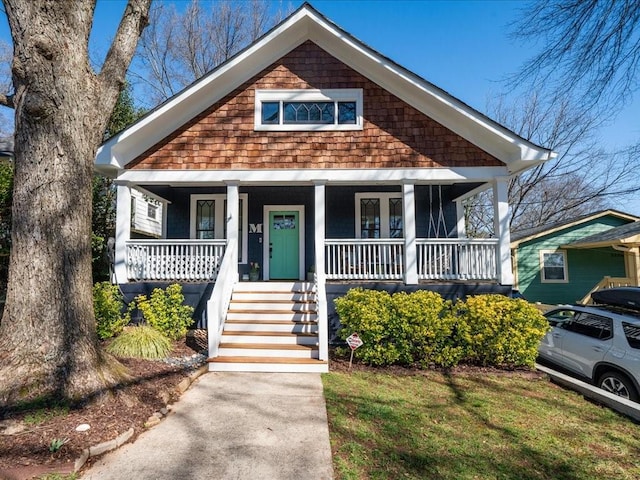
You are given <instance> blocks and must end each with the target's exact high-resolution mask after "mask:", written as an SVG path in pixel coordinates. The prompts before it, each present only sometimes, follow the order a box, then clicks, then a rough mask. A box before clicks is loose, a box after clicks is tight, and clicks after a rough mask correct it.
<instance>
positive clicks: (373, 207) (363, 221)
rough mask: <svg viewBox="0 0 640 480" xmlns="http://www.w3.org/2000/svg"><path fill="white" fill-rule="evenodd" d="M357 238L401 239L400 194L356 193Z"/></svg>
mask: <svg viewBox="0 0 640 480" xmlns="http://www.w3.org/2000/svg"><path fill="white" fill-rule="evenodd" d="M356 219H357V221H356V236H357V237H358V238H402V236H403V228H404V227H403V221H402V197H401V195H400V193H386V192H380V193H378V192H375V193H356Z"/></svg>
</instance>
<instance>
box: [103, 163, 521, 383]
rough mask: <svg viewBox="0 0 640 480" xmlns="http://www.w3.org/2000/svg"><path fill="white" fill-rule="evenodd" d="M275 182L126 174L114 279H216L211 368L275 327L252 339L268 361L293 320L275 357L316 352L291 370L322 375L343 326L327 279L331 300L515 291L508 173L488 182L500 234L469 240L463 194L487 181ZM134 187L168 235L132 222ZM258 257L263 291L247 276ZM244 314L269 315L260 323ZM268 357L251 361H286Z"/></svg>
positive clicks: (208, 320)
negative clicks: (378, 292)
mask: <svg viewBox="0 0 640 480" xmlns="http://www.w3.org/2000/svg"><path fill="white" fill-rule="evenodd" d="M127 175H128V176H131V177H134V176H135V172H127V173H125V177H126V176H127ZM141 183H142V182H141ZM274 183H275V182H273V183H269V182H264V181H263V182H255V181H254V182H249V181H246V182H240V181H233V180H227V181H225V182H224V185H221V184H220V182H211V183H210V184H208V185H206V186H203V185H202V184H194V183H190V182H189V183H188V182H179V181H178V182H176V181H175V179H174V181H173V182H171V183H169V182H162V183H161V182H153V183H151V182H149V181H148V178H147V182H145V183H144V184H142V185H141V184H140V183H134V182H132V181H127V180H125V179H122V178H121V179H120V180H119V181H118V216H117V229H116V248H115V281H116V282H117V283H120V284H126V283H132V282H133V283H148V282H178V283H183V284H185V283H208V284H211V285H213V287H212V288H210V289H209V290H208V291H210V292H211V294H210V297H209V298H208V299H204V298H203V301H206V307H205V308H204V310H203V312H202V319H199V322H200V325H201V326H206V328H207V329H208V332H209V355H210V357H211V362H212V363H211V368H212V369H225V368H236V365H234V364H233V361H237V358H238V357H233V359H234V360H233V361H231V360H229V361H227V359H228V358H232V357H230V356H229V354H225V352H226V351H229V352H232V354H233V355H235V354H237V353H238V352H239V350H238V348H235V347H233V348H231V347H230V346H229V341H228V339H232V340H233V341H234V342H238V341H239V339H241V338H248V336H249V335H253V334H252V333H251V332H253V331H254V329H267V331H266V332H265V331H262V332H261V333H260V334H256V335H254V336H252V337H249V338H260V339H261V340H260V343H261V344H262V345H263V347H261V348H262V350H261V351H258V352H254V354H255V355H256V356H257V357H256V358H260V356H261V355H262V356H264V355H267V353H265V350H264V349H265V348H266V347H264V344H267V343H269V342H266V341H265V338H267V337H268V338H272V339H274V338H281V337H283V338H282V340H283V341H285V338H284V336H283V335H281V333H282V332H280V330H279V329H280V328H286V329H287V330H288V333H287V334H286V335H287V336H289V337H287V338H288V340H286V341H288V342H293V343H294V344H295V345H297V346H295V347H293V346H291V345H289V346H286V347H285V346H282V347H279V348H282V349H283V350H282V351H281V352H280V353H279V354H278V355H277V358H278V359H280V360H278V361H281V359H282V358H286V354H287V352H289V351H291V349H292V348H296V349H303V351H302V352H298V351H297V350H295V351H296V352H297V354H298V355H300V354H302V355H308V354H311V355H312V358H307V359H305V360H300V359H298V360H296V362H297V363H295V365H294V366H292V365H290V364H287V365H286V370H284V371H294V370H295V368H298V369H300V370H295V371H307V370H308V369H313V368H315V369H316V370H315V371H325V370H326V368H327V367H326V362H327V361H328V347H329V340H330V339H331V338H332V337H333V335H334V334H335V330H336V328H337V323H336V319H335V315H334V312H333V304H332V302H331V301H328V294H327V292H328V289H327V286H328V285H335V286H336V288H332V289H331V291H330V293H329V298H330V299H333V297H334V296H335V295H336V294H339V292H341V291H343V290H345V289H348V288H350V286H351V285H352V286H362V285H363V284H369V285H371V288H378V287H380V288H389V287H390V286H391V285H396V287H392V288H399V289H413V288H432V287H433V286H434V285H436V284H438V285H440V286H441V285H443V284H447V283H450V284H452V285H453V284H457V287H456V288H455V289H447V288H444V289H440V291H441V292H443V293H444V294H445V295H446V294H447V292H449V291H452V292H456V293H454V294H453V295H454V296H460V294H461V293H460V292H461V290H460V288H459V287H461V286H462V287H463V290H464V291H463V292H462V295H464V294H465V292H474V291H478V285H480V286H481V288H480V290H482V291H483V292H484V293H486V292H487V291H494V290H495V291H496V292H497V291H501V292H504V291H506V290H510V288H511V284H512V282H511V279H512V274H511V264H510V261H509V248H508V247H509V231H508V228H506V226H507V215H506V213H507V198H506V178H505V179H502V178H499V179H497V180H494V181H492V182H491V183H490V184H489V185H490V186H492V187H493V189H494V200H495V208H494V212H495V217H496V220H495V226H496V232H498V235H497V236H496V237H495V238H489V239H474V238H467V237H466V236H465V229H464V207H463V201H464V199H465V198H466V197H467V196H468V195H472V194H473V192H474V191H477V189H478V188H479V186H480V185H481V184H480V183H479V182H473V183H470V182H467V183H458V184H455V183H453V182H450V183H447V184H445V183H438V184H435V183H424V182H422V183H419V182H412V181H407V180H403V181H402V180H401V181H395V182H392V181H387V182H373V181H369V182H362V181H361V182H351V183H349V184H346V183H344V182H338V181H333V182H331V181H327V180H315V181H306V182H301V181H298V182H295V181H294V182H291V184H289V185H285V184H282V183H283V182H278V184H274ZM485 186H486V185H485ZM134 191H139V192H142V193H143V195H142V198H145V199H148V200H149V202H150V203H153V204H154V205H155V206H156V207H157V208H158V209H159V211H155V212H153V213H155V216H156V219H158V221H159V222H160V224H161V225H160V229H159V231H161V232H162V234H161V238H149V236H146V235H145V234H144V232H143V231H141V230H140V229H135V228H132V212H135V214H136V215H138V216H139V212H140V211H141V209H140V207H139V205H138V206H136V205H135V203H136V202H132V192H134ZM134 196H135V195H134ZM138 197H140V196H139V195H138ZM142 210H143V211H144V210H145V209H144V208H143V209H142ZM153 210H154V209H153V208H152V209H150V210H149V211H150V212H152V211H153ZM156 230H157V229H156ZM256 265H260V269H259V276H258V282H263V285H265V287H258V286H257V285H259V283H251V282H246V281H247V280H249V274H250V271H251V270H252V266H256ZM254 270H255V268H254ZM287 282H288V283H287ZM382 284H383V285H382ZM243 285H244V286H243ZM240 287H242V288H240ZM247 288H249V290H251V291H247ZM282 289H285V290H286V292H287V293H286V299H285V298H283V292H282ZM272 291H273V292H272ZM276 291H277V292H279V293H275V292H276ZM270 292H271V293H270ZM243 297H244V298H245V299H246V298H248V300H246V301H245V300H243ZM286 312H288V313H286ZM247 315H249V316H250V317H251V318H253V319H256V318H257V319H263V321H255V322H256V324H253V323H251V322H252V321H254V320H248V319H247V318H248V317H247ZM229 322H230V323H229ZM234 322H235V323H234ZM283 325H289V326H286V327H283ZM268 326H269V327H268ZM234 327H235V328H240V329H247V331H245V332H243V331H234V330H233V328H234ZM275 327H278V328H275ZM300 329H302V330H300ZM289 330H290V331H289ZM278 332H280V333H278ZM291 335H293V336H294V337H293V339H292V338H291V337H290V336H291ZM303 342H304V343H303ZM309 345H311V346H310V347H309ZM313 345H316V346H317V348H316V347H313ZM269 348H271V346H269ZM308 352H309V353H308ZM242 358H244V357H242ZM274 358H275V357H274ZM242 361H243V362H246V361H247V360H246V359H245V360H242ZM305 362H306V363H305ZM309 362H311V363H309ZM313 362H319V363H317V364H316V363H313ZM266 365H267V366H265V363H261V364H260V365H258V364H257V363H256V364H253V365H252V366H251V368H270V369H274V370H275V371H279V370H278V369H279V368H285V367H282V366H281V365H280V364H276V363H274V364H272V365H269V364H268V362H267V364H266ZM292 368H293V369H294V370H292ZM305 369H307V370H305Z"/></svg>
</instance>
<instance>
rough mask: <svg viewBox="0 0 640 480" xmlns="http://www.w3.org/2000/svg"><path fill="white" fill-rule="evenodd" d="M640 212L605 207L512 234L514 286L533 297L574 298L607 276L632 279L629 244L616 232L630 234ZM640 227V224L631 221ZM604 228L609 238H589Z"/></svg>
mask: <svg viewBox="0 0 640 480" xmlns="http://www.w3.org/2000/svg"><path fill="white" fill-rule="evenodd" d="M639 221H640V217H636V216H634V215H630V214H627V213H623V212H619V211H617V210H603V211H600V212H596V213H592V214H588V215H584V216H581V217H578V218H575V219H573V220H570V221H565V222H561V223H556V224H553V225H544V226H541V227H537V228H534V229H527V230H521V231H518V232H513V233H512V234H511V256H512V261H513V271H514V274H515V282H514V288H517V289H518V290H519V291H520V292H521V293H522V294H523V295H524V297H525V298H526V299H527V300H529V301H531V302H541V303H547V304H562V303H576V302H579V301H581V300H582V299H583V298H584V297H585V295H587V294H588V293H589V292H591V291H592V290H594V289H595V288H596V287H597V286H600V285H601V284H602V282H603V279H604V278H605V277H615V278H616V279H619V280H620V283H627V284H628V283H629V282H630V281H627V280H628V277H630V276H631V274H628V270H629V268H627V267H628V266H629V260H628V259H627V258H626V255H627V250H628V248H627V247H625V246H623V244H624V239H621V238H618V236H616V235H615V232H618V231H620V232H621V235H622V236H624V235H627V234H628V233H629V232H627V230H629V227H627V228H626V229H622V230H618V227H623V226H626V225H629V224H634V222H639ZM635 227H638V228H640V223H638V224H635V225H633V226H631V229H633V230H635ZM603 232H610V233H614V235H607V236H606V237H607V241H601V242H591V241H590V242H589V243H585V242H584V240H587V239H596V238H597V236H598V235H599V234H603Z"/></svg>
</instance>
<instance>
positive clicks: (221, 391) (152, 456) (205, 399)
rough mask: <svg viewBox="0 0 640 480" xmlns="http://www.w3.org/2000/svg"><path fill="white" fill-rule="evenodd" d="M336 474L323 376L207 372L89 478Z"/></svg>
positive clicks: (273, 478)
mask: <svg viewBox="0 0 640 480" xmlns="http://www.w3.org/2000/svg"><path fill="white" fill-rule="evenodd" d="M201 478H202V479H204V478H210V479H216V480H225V479H234V480H243V479H269V480H280V479H283V480H285V479H296V480H297V479H300V478H313V479H314V480H319V479H331V478H333V469H332V465H331V448H330V445H329V429H328V426H327V413H326V407H325V402H324V396H323V393H322V383H321V381H320V375H319V374H314V373H226V372H222V373H207V374H205V375H203V376H202V377H200V378H199V379H198V380H197V381H196V382H195V384H194V385H193V386H192V387H191V388H190V389H189V390H188V391H187V392H186V393H185V394H184V395H183V396H182V397H181V398H180V400H179V401H178V402H177V403H175V404H174V405H173V406H172V412H171V413H170V414H169V415H168V417H167V418H166V419H164V420H163V421H162V422H161V423H160V424H159V425H156V426H155V427H153V428H151V429H150V430H149V431H148V432H145V433H143V434H142V435H141V436H140V437H138V439H137V440H136V441H135V443H132V444H127V445H125V446H123V447H121V448H120V449H118V450H116V451H115V452H112V453H108V454H106V455H105V456H104V457H102V458H101V459H99V460H98V461H97V462H96V464H95V465H93V466H92V467H91V468H90V469H89V470H87V472H86V473H85V474H84V475H83V476H82V479H84V480H122V479H136V480H152V479H153V480H164V479H166V480H180V479H201Z"/></svg>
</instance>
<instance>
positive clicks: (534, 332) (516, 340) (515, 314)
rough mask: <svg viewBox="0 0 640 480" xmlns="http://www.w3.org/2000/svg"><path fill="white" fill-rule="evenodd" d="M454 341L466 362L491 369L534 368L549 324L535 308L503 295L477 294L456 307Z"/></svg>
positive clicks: (523, 301)
mask: <svg viewBox="0 0 640 480" xmlns="http://www.w3.org/2000/svg"><path fill="white" fill-rule="evenodd" d="M455 314H456V315H457V316H458V320H459V322H458V329H457V342H458V343H459V344H460V345H462V346H464V348H465V360H466V361H468V362H470V363H475V364H480V365H494V366H527V367H533V366H534V364H535V359H536V356H537V352H538V345H539V344H540V340H542V337H544V335H545V333H546V332H547V330H548V328H549V325H548V323H547V321H546V319H545V318H544V316H543V315H542V314H541V313H540V311H539V310H538V309H537V308H535V306H533V305H531V304H529V303H527V302H526V301H525V300H522V299H513V298H508V297H505V296H503V295H477V296H472V297H468V298H467V300H466V302H464V303H463V302H458V303H457V304H456V306H455Z"/></svg>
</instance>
